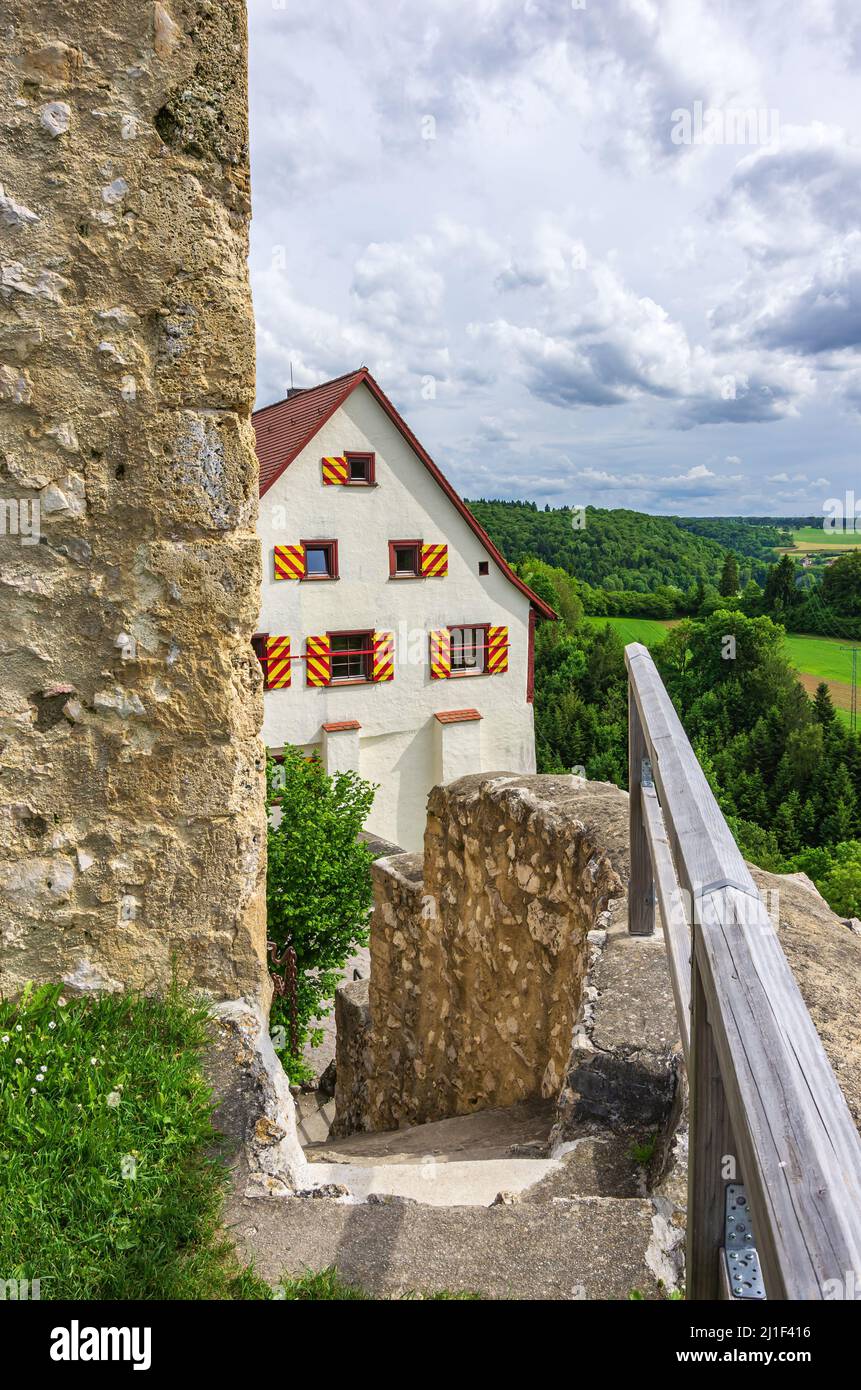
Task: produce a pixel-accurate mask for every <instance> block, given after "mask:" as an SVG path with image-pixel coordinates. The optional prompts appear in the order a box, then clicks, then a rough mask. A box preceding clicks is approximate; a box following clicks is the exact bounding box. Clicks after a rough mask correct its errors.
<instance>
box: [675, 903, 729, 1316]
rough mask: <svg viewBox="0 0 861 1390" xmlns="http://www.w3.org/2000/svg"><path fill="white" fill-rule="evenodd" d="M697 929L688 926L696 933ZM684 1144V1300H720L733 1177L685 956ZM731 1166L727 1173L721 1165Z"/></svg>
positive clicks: (699, 999) (714, 1069)
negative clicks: (687, 1135)
mask: <svg viewBox="0 0 861 1390" xmlns="http://www.w3.org/2000/svg"><path fill="white" fill-rule="evenodd" d="M696 930H697V928H696V926H695V927H694V931H695V932H696ZM688 1082H689V1087H690V1102H689V1105H690V1140H689V1154H688V1214H687V1250H686V1255H685V1264H686V1283H687V1297H688V1298H692V1299H696V1298H708V1299H714V1298H720V1296H721V1295H720V1289H721V1281H720V1268H719V1258H720V1251H721V1248H722V1246H723V1244H724V1211H725V1201H726V1196H725V1194H726V1184H727V1182H729V1181H731V1180H733V1181H736V1182H740V1181H741V1175H740V1174H738V1173H737V1172H736V1168H735V1165H736V1162H737V1160H736V1157H735V1144H734V1141H733V1137H732V1126H731V1124H730V1118H729V1111H728V1109H727V1103H726V1095H725V1094H724V1087H723V1081H722V1079H721V1072H720V1064H719V1062H718V1055H717V1051H716V1049H715V1042H714V1036H713V1034H712V1030H711V1025H710V1024H709V1019H708V1006H707V1004H706V997H705V992H704V990H703V984H702V979H701V978H700V973H699V969H698V967H697V958H696V950H692V951H691V1043H690V1054H689V1058H688ZM727 1163H729V1164H732V1165H733V1167H732V1169H729V1168H728V1167H726V1166H725V1165H727Z"/></svg>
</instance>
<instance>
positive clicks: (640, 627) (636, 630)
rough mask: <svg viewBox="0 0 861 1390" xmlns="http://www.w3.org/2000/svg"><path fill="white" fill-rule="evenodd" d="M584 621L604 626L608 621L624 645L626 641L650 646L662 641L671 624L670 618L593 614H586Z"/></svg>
mask: <svg viewBox="0 0 861 1390" xmlns="http://www.w3.org/2000/svg"><path fill="white" fill-rule="evenodd" d="M586 622H587V623H591V624H592V626H593V627H605V626H606V625H607V623H609V624H610V626H611V627H612V628H615V630H616V631H617V632H618V634H619V636H620V638H621V639H622V641H623V642H624V643H625V644H626V645H627V644H628V642H643V643H645V645H646V646H650V647H653V646H654V645H655V643H656V642H663V640H664V638H665V637H666V635H667V632H668V630H669V629H670V628H671V627H672V626H673V620H672V619H667V620H664V619H661V618H599V617H596V616H595V615H594V614H588V615H587V616H586Z"/></svg>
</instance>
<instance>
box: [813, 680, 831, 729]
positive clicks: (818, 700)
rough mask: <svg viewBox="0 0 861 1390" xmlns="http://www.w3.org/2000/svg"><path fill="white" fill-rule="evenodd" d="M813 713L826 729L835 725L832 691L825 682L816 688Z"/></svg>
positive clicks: (821, 682)
mask: <svg viewBox="0 0 861 1390" xmlns="http://www.w3.org/2000/svg"><path fill="white" fill-rule="evenodd" d="M813 713H814V715H815V717H816V719H817V720H818V721H819V723H820V724H822V725H823V727H824V728H829V727H830V726H831V725H832V724H833V723H834V719H835V711H834V703H833V701H832V699H831V691H830V690H829V689H828V686H827V684H826V683H825V681H820V682H819V684H818V685H817V687H816V694H815V695H814V697H813Z"/></svg>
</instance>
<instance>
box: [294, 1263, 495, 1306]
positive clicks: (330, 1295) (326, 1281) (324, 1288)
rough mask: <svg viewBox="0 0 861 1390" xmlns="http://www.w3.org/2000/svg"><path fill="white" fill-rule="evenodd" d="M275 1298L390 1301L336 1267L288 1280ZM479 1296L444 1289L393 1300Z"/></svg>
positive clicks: (322, 1300) (458, 1298) (440, 1300)
mask: <svg viewBox="0 0 861 1390" xmlns="http://www.w3.org/2000/svg"><path fill="white" fill-rule="evenodd" d="M275 1297H276V1298H279V1299H286V1300H288V1301H295V1302H314V1303H320V1302H330V1301H336V1300H337V1301H349V1302H362V1303H372V1302H388V1301H390V1300H380V1299H378V1298H377V1296H376V1295H375V1294H371V1293H367V1292H366V1291H365V1290H364V1289H360V1288H357V1287H356V1286H355V1285H354V1284H345V1283H344V1282H343V1280H342V1279H341V1277H340V1275H339V1274H338V1272H337V1270H336V1269H334V1268H330V1269H324V1270H323V1271H322V1272H321V1273H320V1274H305V1275H302V1276H301V1277H300V1278H298V1279H288V1280H286V1281H285V1282H284V1283H282V1284H280V1285H279V1286H278V1289H277V1291H276V1294H275ZM478 1297H479V1295H478V1294H474V1293H451V1292H449V1291H448V1290H445V1291H443V1292H441V1293H405V1294H401V1295H400V1298H399V1299H395V1300H393V1301H394V1302H402V1301H405V1302H411V1301H413V1300H415V1299H421V1300H427V1301H430V1302H435V1303H440V1302H450V1301H456V1302H472V1301H473V1300H475V1299H477V1298H478Z"/></svg>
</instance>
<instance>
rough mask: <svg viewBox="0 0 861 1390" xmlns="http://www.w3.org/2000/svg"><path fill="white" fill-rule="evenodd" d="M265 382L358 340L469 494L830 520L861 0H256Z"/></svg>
mask: <svg viewBox="0 0 861 1390" xmlns="http://www.w3.org/2000/svg"><path fill="white" fill-rule="evenodd" d="M248 9H249V25H250V93H251V116H250V122H251V175H252V207H253V221H252V237H251V280H252V290H253V294H254V304H255V313H256V318H257V350H258V360H257V385H258V397H257V404H258V405H265V404H268V403H270V402H271V401H275V400H279V399H281V398H282V397H283V396H284V395H285V394H286V390H287V388H288V387H289V385H290V371H291V366H292V372H293V381H294V384H295V385H296V386H312V385H315V384H317V383H318V382H320V381H324V380H327V379H329V378H331V377H334V376H340V375H341V374H342V373H344V372H348V371H352V370H354V369H355V368H357V367H358V366H360V365H362V364H365V365H367V366H368V367H369V368H370V369H371V371H372V373H373V374H374V376H375V377H376V378H377V380H378V381H379V383H380V385H381V386H382V387H383V389H384V390H385V391H386V393H387V394H388V395H389V396H390V397H391V398H392V400H393V401H394V403H395V405H396V406H397V407H398V409H399V410H400V411H401V413H402V414H403V415H405V417H406V419H407V421H408V423H409V424H410V426H411V427H412V429H413V430H414V432H415V433H416V434H417V435H418V437H419V438H420V439H421V441H422V443H423V444H424V446H425V448H426V449H427V450H428V451H429V453H430V454H431V455H432V457H433V458H434V459H435V461H436V462H437V463H438V464H439V465H440V466H441V467H442V468H443V470H444V471H445V472H446V473H447V475H448V476H449V478H450V479H451V481H452V483H453V484H454V485H455V486H456V487H457V488H458V490H459V491H460V492H461V493H462V494H463V495H464V496H466V497H470V498H476V497H502V498H529V499H531V500H534V501H536V502H538V503H539V505H543V504H545V503H550V504H551V505H552V506H584V505H589V504H591V505H594V506H602V507H634V508H638V509H642V510H645V511H651V512H658V513H667V514H672V513H677V514H681V515H689V516H697V515H730V514H747V515H784V516H786V515H802V514H804V515H817V516H818V515H821V514H822V513H823V508H824V507H825V503H826V500H827V499H828V498H833V497H841V498H842V497H843V496H844V494H845V492H846V491H847V490H848V489H855V490H856V492H857V494H858V496H859V497H861V474H859V470H858V468H857V459H858V434H859V426H861V218H859V213H861V132H859V109H861V85H859V75H861V73H859V69H861V6H859V5H858V3H857V0H805V3H804V4H802V5H792V4H789V3H787V0H724V3H721V0H711V2H710V3H704V2H703V0H421V3H418V0H404V2H403V3H401V0H325V3H322V2H321V0H249V4H248Z"/></svg>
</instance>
